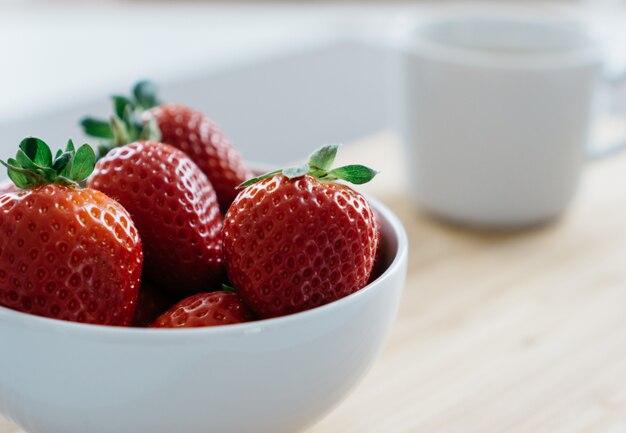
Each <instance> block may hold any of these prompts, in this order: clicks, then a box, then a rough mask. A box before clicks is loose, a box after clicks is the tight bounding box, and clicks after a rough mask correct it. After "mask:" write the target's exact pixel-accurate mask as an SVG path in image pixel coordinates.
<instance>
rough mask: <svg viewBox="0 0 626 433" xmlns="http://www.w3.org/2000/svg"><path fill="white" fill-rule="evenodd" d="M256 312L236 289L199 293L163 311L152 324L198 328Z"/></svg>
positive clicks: (239, 319) (245, 318)
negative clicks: (241, 297)
mask: <svg viewBox="0 0 626 433" xmlns="http://www.w3.org/2000/svg"><path fill="white" fill-rule="evenodd" d="M253 318H254V317H253V315H252V313H251V312H250V310H249V309H248V307H246V306H245V304H244V303H243V302H242V301H241V299H240V298H239V297H238V296H237V295H236V294H235V293H232V292H229V291H223V290H222V291H218V292H212V293H198V294H197V295H194V296H191V297H189V298H186V299H183V300H182V301H180V302H179V303H178V304H176V305H174V306H173V307H172V308H170V309H169V310H168V311H166V312H165V313H163V314H162V315H161V316H159V318H158V319H157V320H156V321H155V322H154V323H153V324H152V325H151V327H153V328H197V327H201V326H219V325H229V324H233V323H242V322H248V321H250V320H253Z"/></svg>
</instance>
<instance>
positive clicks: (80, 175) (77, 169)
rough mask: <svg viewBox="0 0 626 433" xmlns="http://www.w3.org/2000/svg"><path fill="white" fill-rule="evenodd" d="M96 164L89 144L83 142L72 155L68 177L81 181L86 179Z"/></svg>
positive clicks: (94, 155)
mask: <svg viewBox="0 0 626 433" xmlns="http://www.w3.org/2000/svg"><path fill="white" fill-rule="evenodd" d="M95 165H96V154H95V153H94V151H93V149H92V148H91V146H89V145H88V144H83V145H82V146H81V147H79V148H78V150H77V151H76V154H75V155H74V160H73V162H72V167H71V169H70V176H68V177H69V178H70V179H72V180H74V181H76V182H82V181H83V180H85V179H87V178H88V177H89V175H90V174H91V172H92V171H93V169H94V167H95Z"/></svg>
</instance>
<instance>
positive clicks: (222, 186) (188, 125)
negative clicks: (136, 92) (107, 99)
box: [150, 104, 252, 212]
mask: <svg viewBox="0 0 626 433" xmlns="http://www.w3.org/2000/svg"><path fill="white" fill-rule="evenodd" d="M150 113H151V114H152V115H153V116H154V118H155V119H156V121H157V123H158V125H159V128H160V129H161V134H162V136H161V141H163V142H164V143H167V144H171V145H172V146H174V147H176V148H178V149H180V150H182V151H183V152H185V153H186V154H188V155H189V156H190V157H191V159H193V160H194V162H195V163H196V164H198V167H200V169H201V170H202V171H203V172H204V173H205V174H206V175H207V177H208V178H209V180H210V181H211V183H212V184H213V187H214V188H215V192H216V193H217V198H218V200H219V202H220V207H221V209H222V211H223V212H226V211H227V210H228V207H229V206H230V204H231V203H232V202H233V200H234V199H235V197H236V196H237V186H238V185H239V184H241V183H242V182H244V181H245V180H246V179H250V178H251V177H252V172H251V171H250V169H249V168H248V166H247V165H246V164H244V162H243V159H242V157H241V155H240V153H239V152H238V151H237V150H236V149H235V147H234V146H233V144H232V143H231V142H230V140H229V139H228V138H227V137H226V136H225V135H224V133H222V131H221V130H220V128H219V126H218V125H217V124H216V123H215V122H213V120H211V119H210V118H209V117H207V116H205V115H204V114H202V113H201V112H199V111H195V110H192V109H191V108H188V107H185V106H183V105H169V104H168V105H161V106H160V107H156V108H153V109H152V110H150Z"/></svg>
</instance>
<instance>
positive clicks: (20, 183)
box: [7, 169, 35, 189]
mask: <svg viewBox="0 0 626 433" xmlns="http://www.w3.org/2000/svg"><path fill="white" fill-rule="evenodd" d="M7 174H8V175H9V179H11V180H12V181H13V183H14V184H15V186H17V187H18V188H22V189H23V188H30V187H32V186H35V182H34V181H33V180H32V179H30V178H29V177H28V176H26V175H25V174H22V173H19V172H17V171H13V170H11V169H8V170H7Z"/></svg>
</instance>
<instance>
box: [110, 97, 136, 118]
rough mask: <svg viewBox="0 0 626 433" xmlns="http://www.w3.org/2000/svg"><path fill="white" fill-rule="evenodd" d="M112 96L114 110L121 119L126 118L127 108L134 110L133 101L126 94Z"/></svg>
mask: <svg viewBox="0 0 626 433" xmlns="http://www.w3.org/2000/svg"><path fill="white" fill-rule="evenodd" d="M111 98H112V99H113V111H114V112H115V114H116V115H117V117H119V118H120V119H123V118H124V114H125V113H126V111H127V110H131V111H132V110H133V109H134V108H135V107H134V104H133V102H132V101H131V100H130V99H128V98H127V97H125V96H119V95H114V96H112V97H111Z"/></svg>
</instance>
